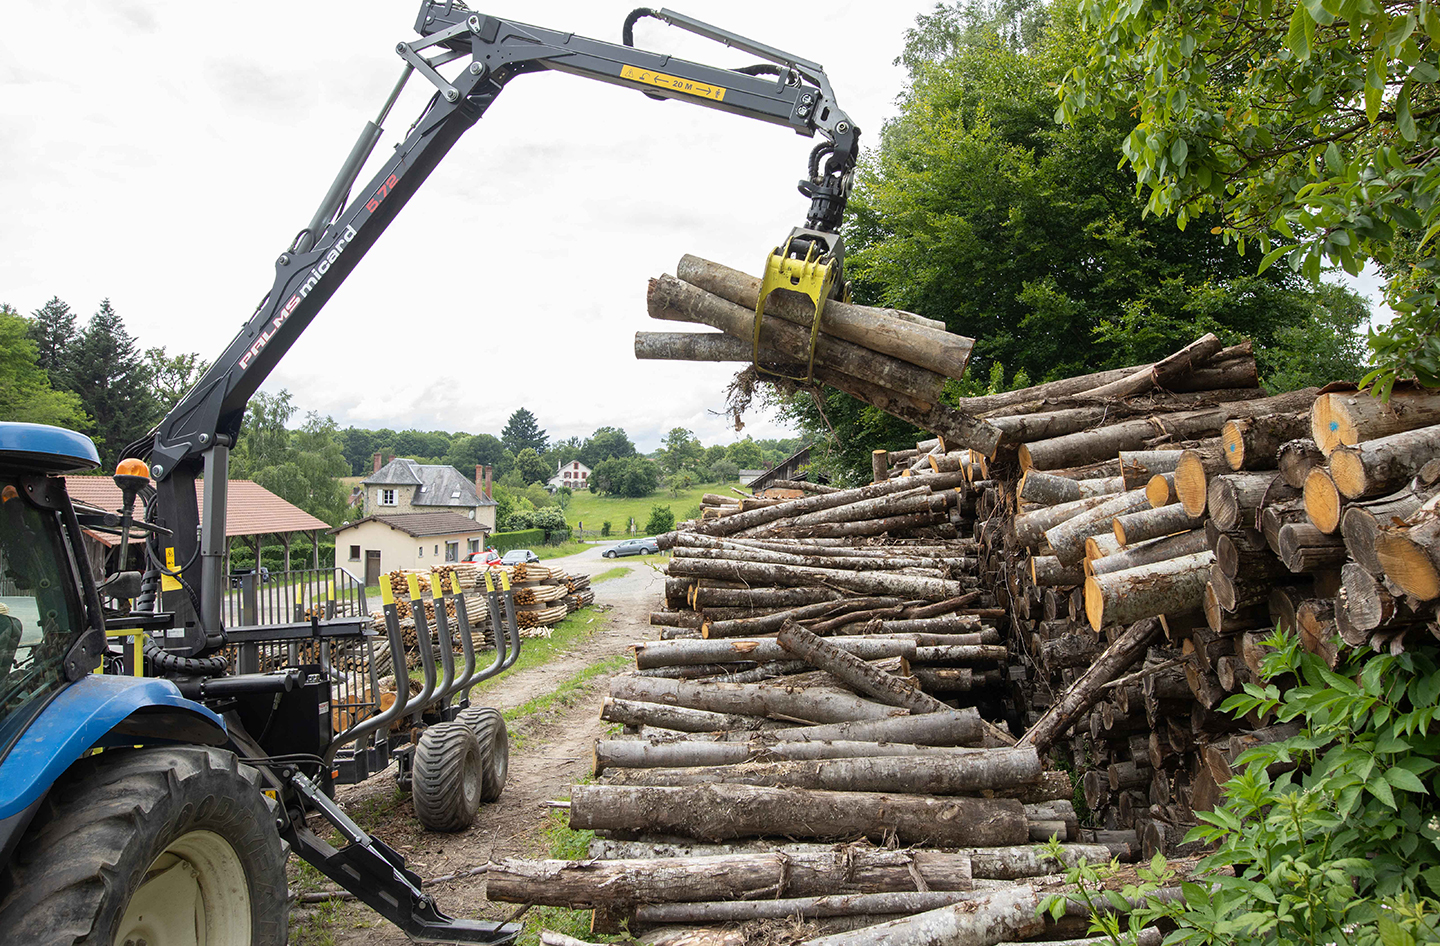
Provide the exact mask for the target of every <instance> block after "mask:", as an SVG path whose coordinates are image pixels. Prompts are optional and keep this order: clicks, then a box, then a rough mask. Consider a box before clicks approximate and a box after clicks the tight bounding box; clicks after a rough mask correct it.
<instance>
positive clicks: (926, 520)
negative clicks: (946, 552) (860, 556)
mask: <svg viewBox="0 0 1440 946" xmlns="http://www.w3.org/2000/svg"><path fill="white" fill-rule="evenodd" d="M930 498H931V499H932V500H934V499H938V498H939V497H933V496H932V497H930ZM932 505H933V504H932ZM942 525H944V526H946V527H947V528H949V529H950V534H951V535H954V526H953V525H949V517H948V515H947V514H946V511H945V506H944V504H943V503H941V504H940V508H939V509H935V510H934V511H932V512H917V513H909V514H906V515H900V516H887V517H885V518H883V519H861V520H857V521H854V522H832V523H822V524H819V525H813V526H776V527H775V528H774V529H773V532H772V533H770V534H773V535H779V536H788V537H794V538H820V539H830V538H844V537H850V536H866V535H885V534H887V533H889V534H892V535H906V534H910V533H914V532H915V531H916V530H917V529H923V528H925V527H927V526H935V527H939V526H942ZM767 528H768V527H767ZM750 531H751V532H754V531H755V530H750Z"/></svg>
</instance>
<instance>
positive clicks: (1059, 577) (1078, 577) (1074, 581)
mask: <svg viewBox="0 0 1440 946" xmlns="http://www.w3.org/2000/svg"><path fill="white" fill-rule="evenodd" d="M1030 580H1031V581H1033V582H1034V583H1035V584H1037V585H1040V586H1042V587H1043V586H1050V585H1078V584H1080V583H1081V582H1082V581H1084V580H1085V571H1084V569H1082V568H1080V567H1079V566H1078V565H1061V564H1060V559H1058V558H1056V557H1055V556H1053V555H1032V556H1030Z"/></svg>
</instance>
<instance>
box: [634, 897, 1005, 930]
mask: <svg viewBox="0 0 1440 946" xmlns="http://www.w3.org/2000/svg"><path fill="white" fill-rule="evenodd" d="M986 895H987V894H984V893H976V892H973V891H963V890H958V891H957V890H949V891H947V890H942V889H936V888H933V887H932V888H931V889H930V890H929V891H926V892H923V893H922V892H919V891H914V890H910V891H905V892H896V893H858V894H837V895H835V896H827V897H787V898H785V899H782V900H720V901H713V902H709V903H657V904H649V903H642V904H641V905H640V906H638V907H636V908H635V922H634V923H632V924H631V928H632V929H635V928H636V927H638V928H641V929H643V928H646V927H650V926H656V925H661V924H670V923H685V924H691V923H697V924H719V923H742V922H750V921H754V920H788V919H802V920H804V919H815V918H819V917H832V916H844V917H889V916H895V915H908V914H912V913H922V912H924V911H926V910H934V909H937V908H939V907H943V906H948V905H949V904H952V903H959V902H961V901H962V900H971V899H974V898H976V897H980V896H986Z"/></svg>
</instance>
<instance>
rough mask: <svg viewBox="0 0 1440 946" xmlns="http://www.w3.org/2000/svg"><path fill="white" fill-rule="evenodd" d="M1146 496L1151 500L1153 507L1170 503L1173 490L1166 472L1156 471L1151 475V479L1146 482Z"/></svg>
mask: <svg viewBox="0 0 1440 946" xmlns="http://www.w3.org/2000/svg"><path fill="white" fill-rule="evenodd" d="M1145 498H1146V499H1148V500H1149V501H1150V508H1151V509H1159V508H1160V507H1161V506H1168V505H1170V502H1171V500H1172V498H1173V491H1172V490H1171V488H1170V480H1169V478H1167V477H1166V475H1165V474H1164V473H1156V474H1155V475H1154V476H1152V477H1150V481H1149V482H1148V483H1146V484H1145Z"/></svg>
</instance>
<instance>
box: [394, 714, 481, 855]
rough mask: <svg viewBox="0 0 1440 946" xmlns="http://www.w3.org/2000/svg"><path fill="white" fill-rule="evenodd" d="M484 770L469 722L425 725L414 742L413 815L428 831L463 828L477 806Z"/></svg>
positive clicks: (452, 831)
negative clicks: (416, 741) (426, 727)
mask: <svg viewBox="0 0 1440 946" xmlns="http://www.w3.org/2000/svg"><path fill="white" fill-rule="evenodd" d="M484 771H485V754H484V752H483V750H482V749H481V746H480V743H479V742H478V741H477V740H476V739H475V734H474V733H473V732H471V731H470V728H469V727H468V726H466V725H465V724H463V723H461V722H459V721H458V720H457V721H453V722H448V723H439V724H437V725H434V726H431V727H430V728H428V729H426V730H425V732H424V733H422V734H421V736H420V742H419V743H417V744H416V746H415V767H414V770H413V776H412V781H411V787H410V799H411V802H412V803H413V804H414V806H415V817H417V818H419V819H420V823H421V824H422V825H424V826H425V828H426V829H427V830H430V831H445V832H449V833H452V834H453V833H454V832H456V831H464V830H465V829H466V828H468V827H470V825H471V824H473V823H474V822H475V812H476V811H478V810H479V808H480V798H481V794H482V790H483V785H484V780H485V777H484Z"/></svg>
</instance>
